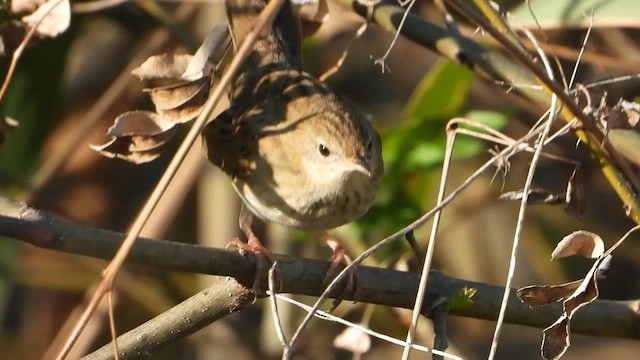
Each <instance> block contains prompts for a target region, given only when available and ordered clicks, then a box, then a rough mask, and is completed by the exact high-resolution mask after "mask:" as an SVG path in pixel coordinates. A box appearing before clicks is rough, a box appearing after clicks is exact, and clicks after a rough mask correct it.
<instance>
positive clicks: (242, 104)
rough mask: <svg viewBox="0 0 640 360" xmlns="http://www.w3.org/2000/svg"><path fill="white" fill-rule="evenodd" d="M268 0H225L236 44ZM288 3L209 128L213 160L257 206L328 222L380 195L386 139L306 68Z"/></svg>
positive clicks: (268, 212)
mask: <svg viewBox="0 0 640 360" xmlns="http://www.w3.org/2000/svg"><path fill="white" fill-rule="evenodd" d="M264 5H265V3H264V1H263V0H227V1H226V6H227V14H228V17H229V22H230V25H231V31H232V35H233V38H234V43H235V44H236V45H237V44H240V43H241V42H242V41H243V40H244V37H245V36H246V34H247V33H248V29H250V28H251V25H252V24H253V20H254V19H255V16H256V15H257V14H258V13H259V12H260V10H261V9H262V8H264ZM289 6H290V5H289V4H288V3H286V4H285V8H284V9H283V10H282V11H281V13H280V15H279V17H278V18H277V19H276V22H275V24H274V26H273V27H272V28H271V29H270V31H269V32H268V33H267V34H266V35H265V36H264V37H262V38H261V39H260V40H259V41H258V43H257V44H256V46H255V47H254V51H253V52H252V54H251V55H250V57H249V59H248V61H247V62H246V63H245V65H244V67H243V70H242V71H241V72H240V75H239V76H238V77H237V78H236V79H235V81H234V84H233V87H232V89H231V91H230V102H231V106H230V108H229V109H228V110H227V111H225V112H224V113H223V114H221V115H220V116H219V117H218V118H216V119H215V120H214V121H212V122H211V123H210V124H209V125H207V127H206V128H205V130H204V132H203V136H204V139H205V144H206V147H207V153H208V157H209V160H210V161H211V162H212V163H213V164H215V165H217V166H218V167H220V168H221V169H222V170H223V171H224V172H225V173H227V174H228V175H229V176H230V177H231V178H232V181H233V185H234V187H235V189H236V190H237V192H238V194H239V195H240V196H241V197H242V200H243V201H244V203H245V205H246V206H247V207H248V209H249V210H250V211H251V212H252V213H253V214H255V215H257V216H258V217H260V218H262V219H266V220H270V221H274V222H277V223H280V224H282V225H285V226H288V227H292V228H297V229H305V230H325V229H330V228H333V227H336V226H340V225H343V224H345V223H348V222H351V221H353V220H355V219H357V218H358V217H360V216H362V215H363V214H364V213H365V212H366V211H367V210H368V209H369V207H370V206H371V204H372V203H373V200H374V198H375V195H376V193H377V190H378V187H379V185H380V180H381V177H382V171H383V165H382V157H381V150H380V149H381V147H380V140H379V137H378V135H377V133H376V132H375V130H374V129H373V127H372V126H371V124H370V123H369V121H368V120H367V119H366V118H365V117H364V116H363V115H362V114H361V113H360V112H358V111H357V110H356V109H354V108H353V107H352V106H351V105H350V104H348V103H347V102H346V101H344V100H343V99H341V98H340V97H338V96H337V95H335V94H334V93H333V92H332V91H331V90H330V89H329V88H328V87H327V86H326V85H324V84H322V83H321V82H320V81H319V80H318V79H316V78H315V77H313V76H312V75H309V74H307V73H305V72H303V71H301V70H299V67H300V62H301V61H300V49H299V48H298V47H299V44H300V39H299V33H297V26H295V23H294V24H291V22H292V21H293V20H294V18H293V16H292V13H291V9H290V7H289ZM284 38H286V39H287V41H284ZM290 38H292V39H291V41H289V39H290ZM293 45H295V47H293V48H292V46H293Z"/></svg>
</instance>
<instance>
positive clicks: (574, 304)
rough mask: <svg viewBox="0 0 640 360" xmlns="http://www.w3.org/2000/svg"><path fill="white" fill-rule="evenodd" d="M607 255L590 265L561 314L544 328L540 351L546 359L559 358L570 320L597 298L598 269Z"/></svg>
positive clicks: (567, 336) (565, 303) (565, 345)
mask: <svg viewBox="0 0 640 360" xmlns="http://www.w3.org/2000/svg"><path fill="white" fill-rule="evenodd" d="M607 258H608V256H604V257H603V256H600V257H599V258H598V260H596V261H595V263H594V264H593V265H592V266H591V269H590V270H589V272H588V273H587V275H586V276H585V277H584V279H582V280H581V281H580V285H579V286H578V288H577V289H576V290H575V291H574V292H573V294H571V296H569V297H568V298H567V299H566V300H565V301H564V302H563V303H562V310H563V314H562V316H561V317H560V318H559V319H558V320H557V321H556V322H555V323H554V324H553V325H551V326H550V327H548V328H546V329H545V330H544V334H543V337H542V346H541V349H540V352H541V354H542V356H543V358H545V359H547V360H555V359H559V358H560V357H561V356H562V354H564V353H565V351H567V348H568V347H569V345H570V341H569V336H570V334H571V332H570V321H571V318H572V317H573V315H574V314H575V313H576V311H578V309H580V308H581V307H583V306H586V305H587V304H590V303H592V302H593V301H594V300H595V299H597V298H598V295H599V291H598V282H597V277H598V269H600V266H601V264H602V263H603V262H604V261H605V259H607Z"/></svg>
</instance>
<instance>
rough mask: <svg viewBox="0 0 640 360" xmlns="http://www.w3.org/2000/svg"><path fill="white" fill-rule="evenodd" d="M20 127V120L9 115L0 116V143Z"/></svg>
mask: <svg viewBox="0 0 640 360" xmlns="http://www.w3.org/2000/svg"><path fill="white" fill-rule="evenodd" d="M17 127H18V122H17V121H15V120H14V119H12V118H10V117H8V116H2V117H0V144H2V143H4V140H5V139H6V138H7V134H8V133H9V132H11V130H13V129H15V128H17Z"/></svg>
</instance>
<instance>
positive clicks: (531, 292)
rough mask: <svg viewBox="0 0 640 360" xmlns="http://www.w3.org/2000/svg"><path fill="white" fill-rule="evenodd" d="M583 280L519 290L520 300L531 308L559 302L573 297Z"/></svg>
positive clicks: (517, 293) (533, 286)
mask: <svg viewBox="0 0 640 360" xmlns="http://www.w3.org/2000/svg"><path fill="white" fill-rule="evenodd" d="M581 283H582V279H580V280H576V281H571V282H568V283H564V284H560V285H531V286H526V287H523V288H520V289H518V291H517V292H516V295H518V299H520V301H522V302H523V303H525V304H527V305H529V306H541V305H547V304H551V303H554V302H559V301H561V300H563V299H565V298H567V297H568V296H569V295H571V294H572V293H573V292H574V291H576V289H578V287H579V286H580V284H581Z"/></svg>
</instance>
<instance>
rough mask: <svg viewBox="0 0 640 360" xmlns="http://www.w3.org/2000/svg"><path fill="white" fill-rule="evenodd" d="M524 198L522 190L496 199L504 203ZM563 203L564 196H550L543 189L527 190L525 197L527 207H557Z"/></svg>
mask: <svg viewBox="0 0 640 360" xmlns="http://www.w3.org/2000/svg"><path fill="white" fill-rule="evenodd" d="M523 196H524V192H522V190H518V191H509V192H506V193H504V194H502V195H500V197H499V198H498V199H500V200H505V201H521V200H522V197H523ZM564 202H565V194H564V193H562V194H552V193H551V192H550V191H547V190H545V189H531V190H529V197H527V204H528V205H540V204H545V205H558V204H562V203H564Z"/></svg>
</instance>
